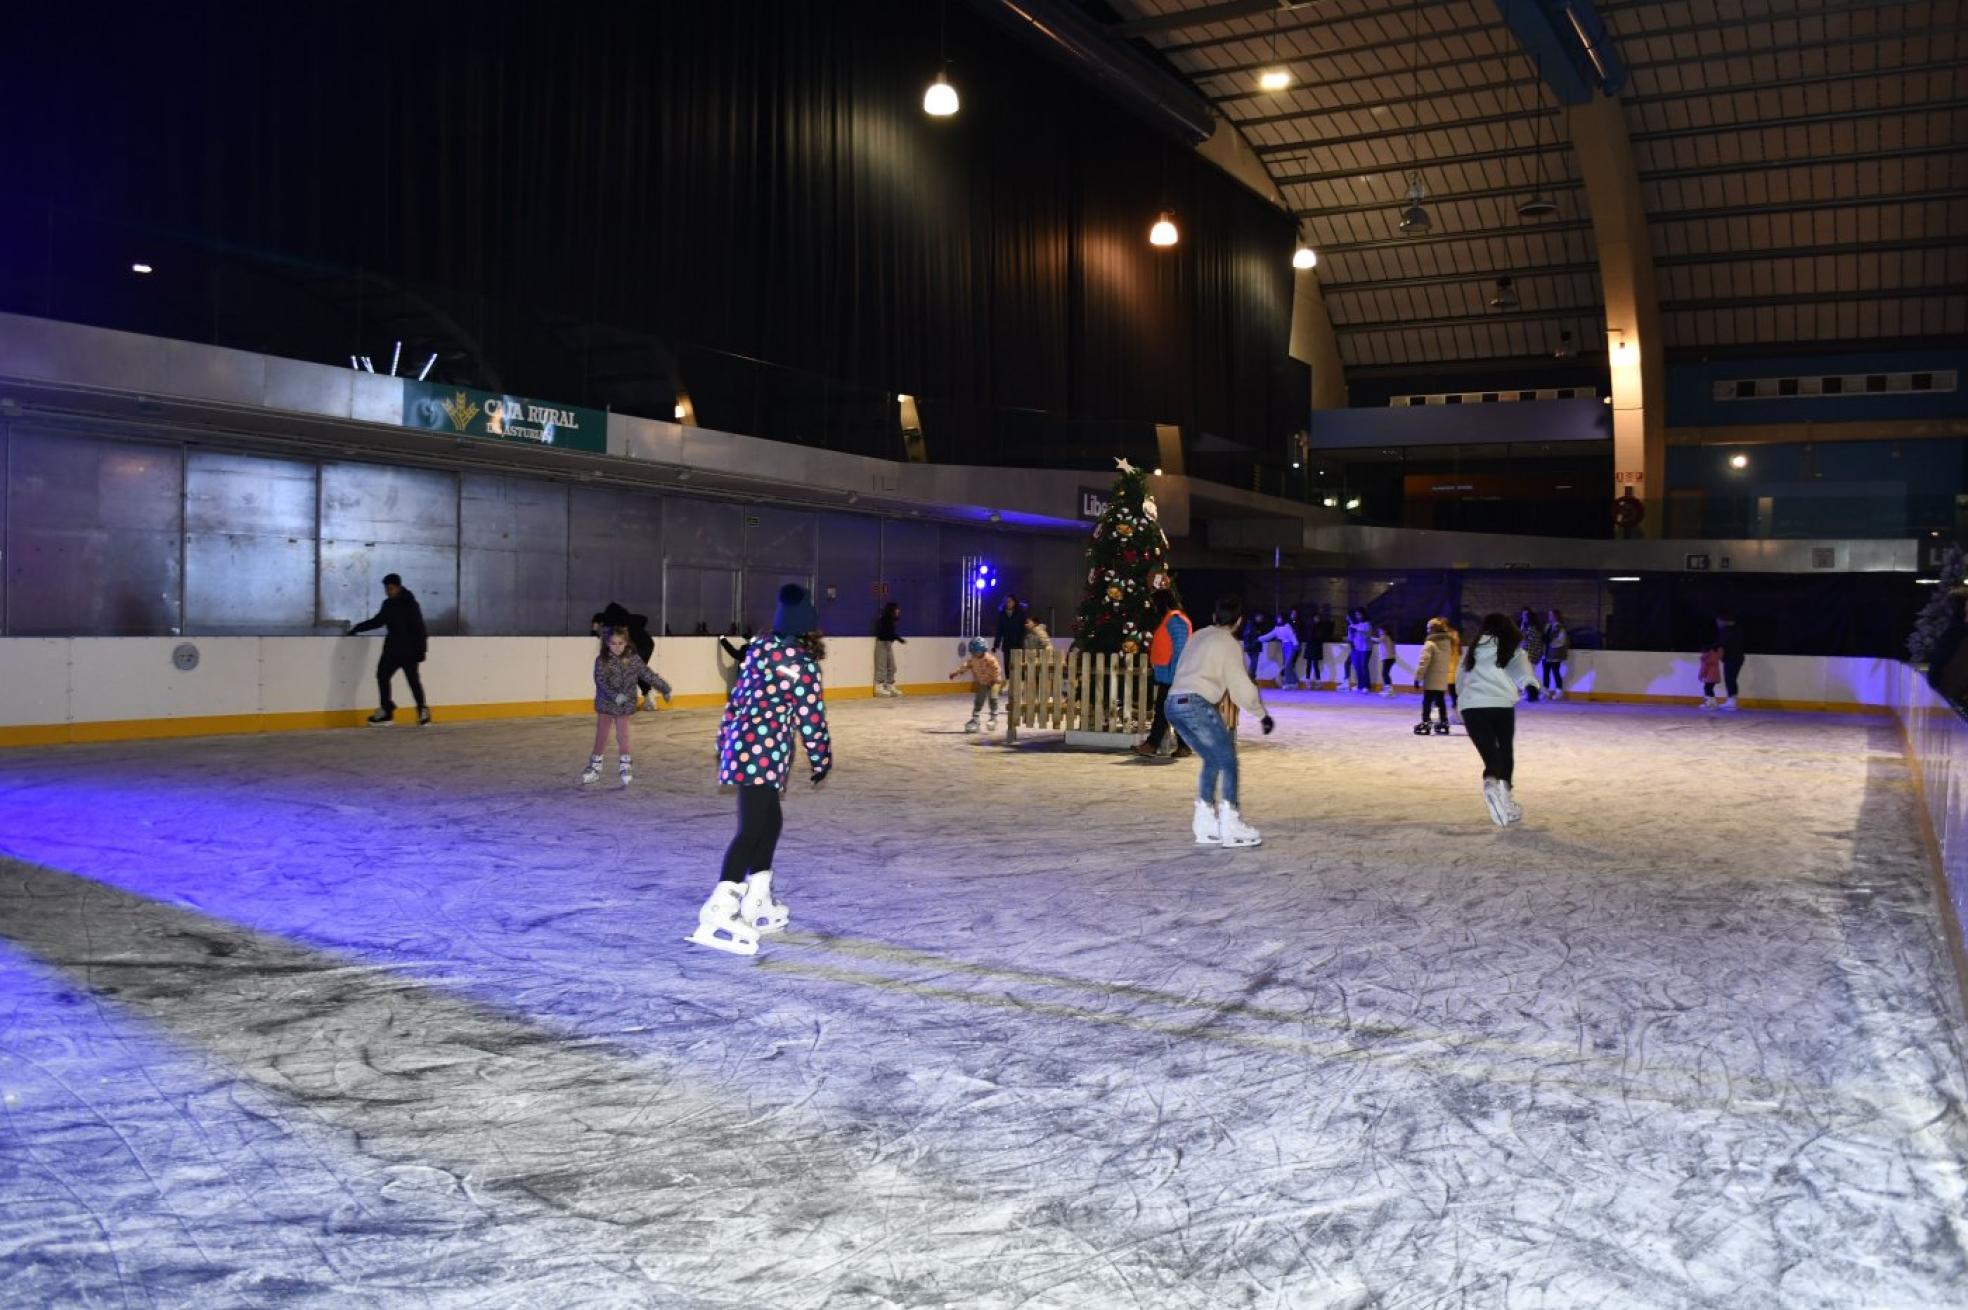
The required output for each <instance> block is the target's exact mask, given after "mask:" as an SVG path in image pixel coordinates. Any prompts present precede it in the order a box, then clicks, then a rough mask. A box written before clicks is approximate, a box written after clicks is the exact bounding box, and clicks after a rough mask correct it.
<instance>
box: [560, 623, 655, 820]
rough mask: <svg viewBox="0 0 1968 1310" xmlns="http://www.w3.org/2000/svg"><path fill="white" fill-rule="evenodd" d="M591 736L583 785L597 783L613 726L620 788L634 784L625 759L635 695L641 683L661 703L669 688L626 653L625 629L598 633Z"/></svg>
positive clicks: (631, 653) (636, 657) (637, 658)
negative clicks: (652, 689)
mask: <svg viewBox="0 0 1968 1310" xmlns="http://www.w3.org/2000/svg"><path fill="white" fill-rule="evenodd" d="M594 680H595V735H594V753H593V754H591V755H589V756H588V767H587V770H586V771H585V772H584V773H582V774H581V781H582V782H583V783H590V782H598V781H599V780H600V779H601V752H602V750H603V749H604V748H606V747H607V745H608V733H609V728H610V725H611V724H612V725H613V726H614V732H615V754H616V756H617V757H618V760H619V763H618V765H617V767H618V769H619V770H620V772H621V777H622V785H623V786H624V787H626V786H628V785H629V783H631V782H632V781H634V779H635V773H634V766H633V764H632V762H631V760H630V758H629V722H630V720H631V719H632V718H633V717H634V716H635V712H636V691H637V689H638V688H640V687H641V686H642V685H643V684H644V683H648V684H650V685H651V686H653V687H655V688H656V690H657V691H658V692H660V693H661V694H662V697H663V699H664V700H665V701H667V700H669V698H670V684H669V683H667V682H664V681H663V680H662V679H661V678H659V677H657V676H656V674H655V673H654V672H653V671H651V669H650V667H649V666H648V665H647V664H644V663H643V662H642V656H640V655H638V654H636V652H635V651H634V650H632V649H630V646H629V633H628V629H627V628H606V627H605V628H603V629H602V630H601V652H600V653H599V654H598V655H596V656H595V665H594Z"/></svg>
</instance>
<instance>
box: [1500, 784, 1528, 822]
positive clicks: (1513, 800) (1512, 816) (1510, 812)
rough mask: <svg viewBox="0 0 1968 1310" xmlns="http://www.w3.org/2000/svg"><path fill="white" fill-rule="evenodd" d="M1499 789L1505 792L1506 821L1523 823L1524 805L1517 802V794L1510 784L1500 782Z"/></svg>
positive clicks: (1504, 811)
mask: <svg viewBox="0 0 1968 1310" xmlns="http://www.w3.org/2000/svg"><path fill="white" fill-rule="evenodd" d="M1497 790H1498V791H1500V792H1502V793H1503V817H1504V821H1505V822H1506V823H1522V822H1523V821H1524V807H1523V806H1521V805H1519V804H1518V803H1517V794H1516V792H1514V791H1512V790H1511V787H1510V784H1509V783H1507V782H1500V783H1498V784H1497Z"/></svg>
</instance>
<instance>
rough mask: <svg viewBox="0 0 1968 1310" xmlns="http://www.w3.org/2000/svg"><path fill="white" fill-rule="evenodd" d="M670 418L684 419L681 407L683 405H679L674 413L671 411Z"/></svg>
mask: <svg viewBox="0 0 1968 1310" xmlns="http://www.w3.org/2000/svg"><path fill="white" fill-rule="evenodd" d="M670 417H671V418H682V417H683V406H681V405H678V406H677V407H676V409H674V410H673V411H671V414H670Z"/></svg>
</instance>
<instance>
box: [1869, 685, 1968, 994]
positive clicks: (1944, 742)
mask: <svg viewBox="0 0 1968 1310" xmlns="http://www.w3.org/2000/svg"><path fill="white" fill-rule="evenodd" d="M1887 684H1888V690H1889V694H1890V696H1891V700H1892V706H1893V714H1894V717H1895V718H1897V719H1898V720H1899V724H1900V732H1901V735H1902V736H1903V737H1904V738H1905V742H1906V747H1907V756H1908V762H1909V764H1910V765H1911V767H1912V769H1913V777H1914V790H1915V794H1916V796H1918V797H1919V800H1920V809H1921V815H1920V817H1921V821H1922V823H1923V824H1925V826H1926V833H1925V836H1926V837H1927V839H1928V850H1929V851H1930V852H1931V853H1932V856H1933V860H1934V872H1935V878H1936V882H1937V887H1936V892H1937V899H1938V900H1939V901H1940V903H1941V926H1942V929H1943V931H1944V932H1945V934H1946V936H1947V939H1948V948H1949V950H1950V951H1951V953H1952V954H1953V956H1954V970H1955V981H1956V984H1957V985H1958V987H1959V988H1960V991H1961V996H1962V1001H1963V1007H1964V1010H1968V930H1964V928H1963V925H1964V924H1968V721H1964V720H1963V719H1962V717H1961V715H1960V714H1958V713H1956V712H1955V710H1954V708H1953V707H1952V706H1951V705H1949V704H1948V703H1947V701H1946V700H1945V699H1943V698H1942V696H1941V694H1940V693H1939V692H1937V691H1935V690H1934V689H1933V688H1932V687H1929V686H1928V685H1927V679H1926V678H1924V677H1922V676H1921V674H1920V672H1919V670H1917V669H1914V668H1911V667H1909V666H1908V665H1905V664H1895V665H1894V666H1893V668H1892V670H1891V672H1890V673H1889V674H1888V676H1887Z"/></svg>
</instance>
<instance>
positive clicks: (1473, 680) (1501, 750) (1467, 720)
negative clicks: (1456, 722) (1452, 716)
mask: <svg viewBox="0 0 1968 1310" xmlns="http://www.w3.org/2000/svg"><path fill="white" fill-rule="evenodd" d="M1523 640H1524V638H1523V634H1522V632H1521V631H1519V629H1518V627H1517V625H1516V624H1514V623H1512V622H1511V621H1510V620H1509V619H1508V618H1507V617H1505V616H1504V615H1502V614H1485V615H1484V616H1483V627H1482V630H1481V631H1479V632H1478V633H1477V634H1476V644H1475V645H1473V646H1471V647H1470V648H1469V651H1468V653H1467V654H1466V655H1464V656H1463V657H1462V726H1463V728H1464V729H1465V730H1466V731H1467V732H1468V733H1469V740H1470V742H1471V743H1472V744H1474V746H1475V747H1476V752H1477V754H1479V755H1481V756H1482V757H1483V804H1484V805H1486V806H1488V807H1489V811H1490V822H1492V823H1494V824H1496V826H1497V827H1499V828H1506V827H1509V826H1510V825H1511V824H1513V823H1518V822H1520V821H1522V819H1523V817H1524V810H1523V807H1522V806H1520V805H1518V804H1517V798H1516V797H1515V796H1513V795H1512V794H1511V790H1510V788H1511V781H1512V777H1513V775H1514V774H1515V772H1516V768H1517V754H1516V742H1517V698H1518V697H1519V696H1520V695H1522V694H1523V693H1524V692H1526V691H1529V690H1532V689H1534V688H1536V687H1537V686H1538V680H1537V675H1536V674H1535V673H1533V672H1532V671H1531V661H1530V658H1529V656H1527V655H1526V654H1525V652H1524V649H1523Z"/></svg>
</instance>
